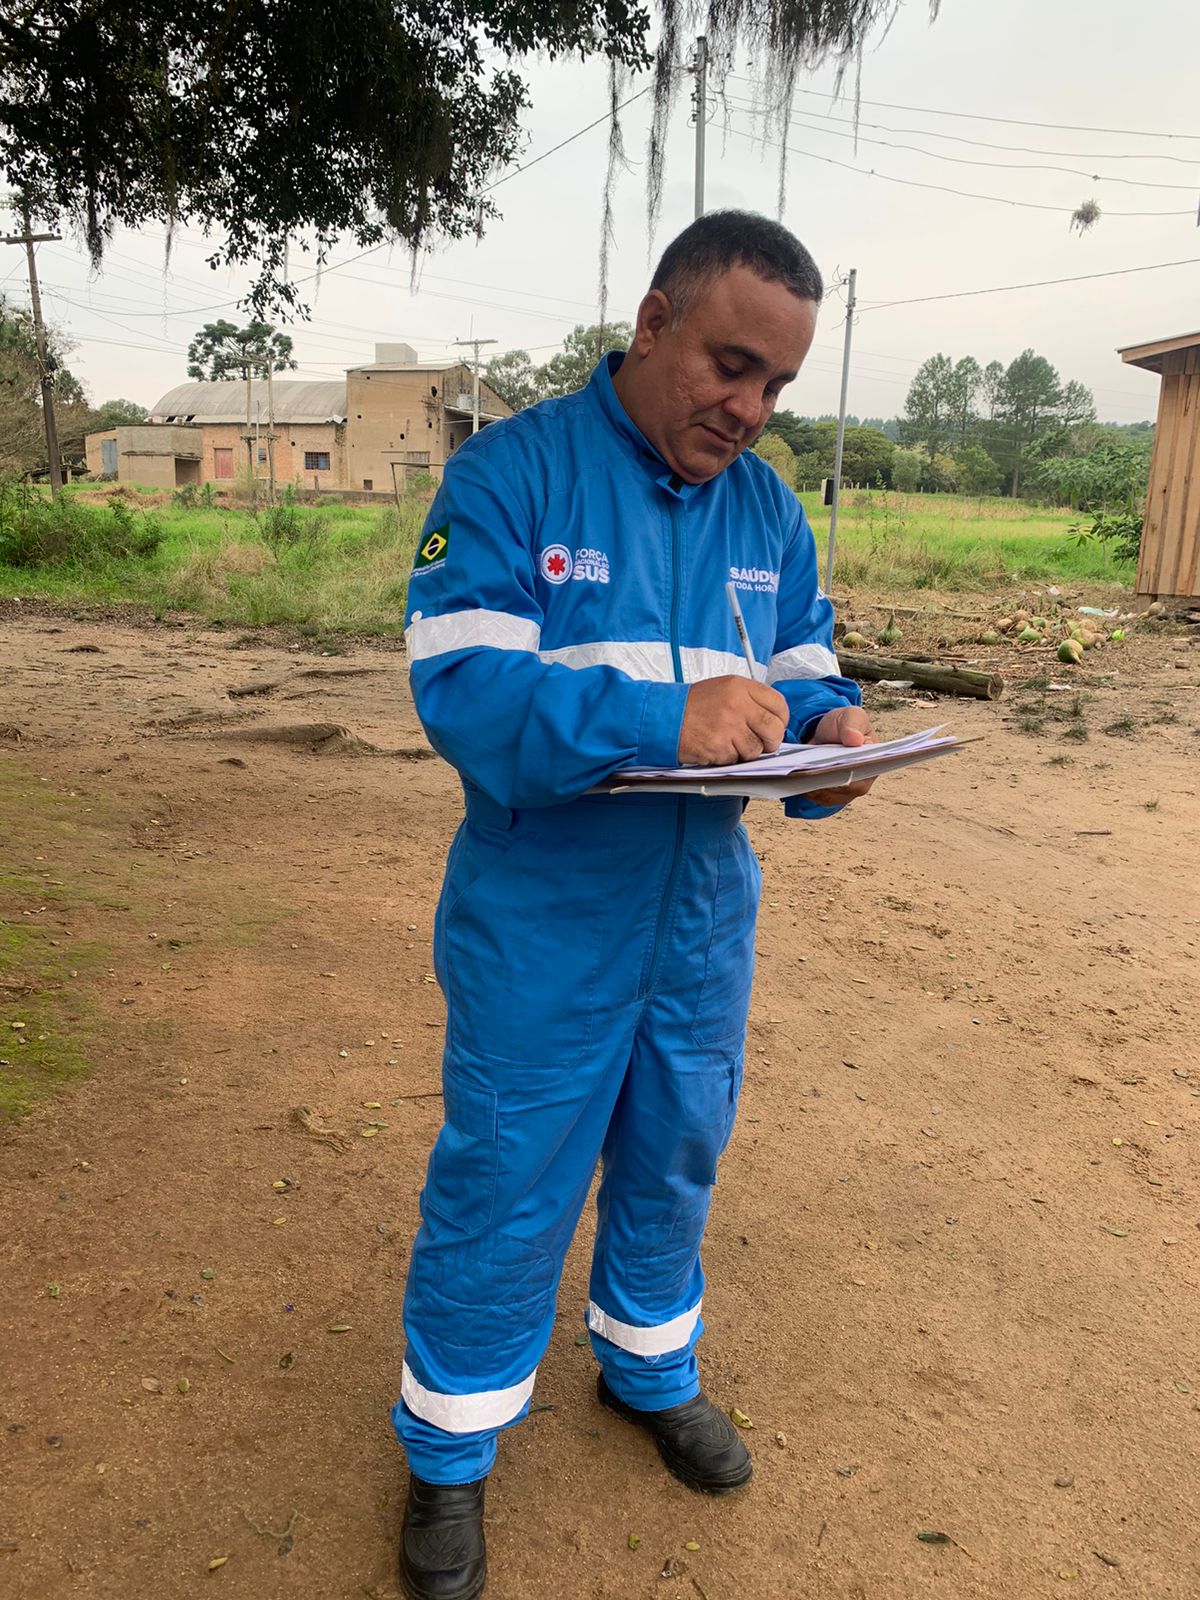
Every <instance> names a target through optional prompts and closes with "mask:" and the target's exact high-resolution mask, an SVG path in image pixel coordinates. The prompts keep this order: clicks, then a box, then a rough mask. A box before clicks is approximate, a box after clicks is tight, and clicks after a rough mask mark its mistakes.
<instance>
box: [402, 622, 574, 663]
mask: <svg viewBox="0 0 1200 1600" xmlns="http://www.w3.org/2000/svg"><path fill="white" fill-rule="evenodd" d="M541 636H542V630H541V629H540V628H539V627H538V625H537V623H536V622H531V621H530V620H529V618H528V617H514V616H512V615H511V613H509V612H507V611H447V612H445V613H444V614H443V615H442V616H440V617H425V616H422V615H421V613H420V612H419V611H414V612H413V614H412V621H411V622H410V623H409V625H408V627H407V628H405V630H404V642H405V645H406V646H407V647H408V659H409V661H427V660H428V659H429V657H430V656H444V655H449V654H450V652H451V651H452V650H475V649H478V648H479V647H480V646H484V647H486V648H488V649H491V650H526V651H536V650H537V647H538V641H539V640H540V639H541Z"/></svg>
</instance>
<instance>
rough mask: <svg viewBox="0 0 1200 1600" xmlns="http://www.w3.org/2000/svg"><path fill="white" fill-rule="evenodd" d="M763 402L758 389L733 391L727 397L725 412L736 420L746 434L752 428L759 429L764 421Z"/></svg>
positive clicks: (724, 404) (724, 405) (724, 406)
mask: <svg viewBox="0 0 1200 1600" xmlns="http://www.w3.org/2000/svg"><path fill="white" fill-rule="evenodd" d="M762 409H763V401H762V395H761V393H760V392H759V391H758V389H757V388H754V389H750V388H737V389H733V390H731V391H730V392H729V394H727V395H726V396H725V399H724V402H723V410H724V411H725V412H726V413H727V415H729V416H730V417H733V418H735V419H736V421H737V423H738V426H739V427H740V428H741V429H742V430H743V431H744V432H746V433H749V432H750V430H751V429H752V428H757V427H758V425H759V423H760V422H761V420H762Z"/></svg>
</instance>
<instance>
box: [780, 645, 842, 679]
mask: <svg viewBox="0 0 1200 1600" xmlns="http://www.w3.org/2000/svg"><path fill="white" fill-rule="evenodd" d="M840 676H841V668H840V667H839V666H838V658H837V657H836V656H835V655H834V653H833V651H832V650H826V648H825V646H824V645H823V644H797V645H793V646H792V648H791V649H790V650H781V651H780V652H779V654H778V655H777V656H772V657H771V659H770V661H769V662H768V663H767V682H768V683H778V682H779V681H780V679H781V678H837V677H840Z"/></svg>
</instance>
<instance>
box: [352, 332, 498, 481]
mask: <svg viewBox="0 0 1200 1600" xmlns="http://www.w3.org/2000/svg"><path fill="white" fill-rule="evenodd" d="M473 385H474V378H473V377H472V374H471V371H470V369H469V368H468V367H465V366H464V365H463V364H462V363H461V362H450V363H436V364H428V365H422V363H421V362H419V361H418V360H417V359H416V351H415V350H413V349H412V348H411V347H410V346H409V345H387V344H377V345H376V346H375V360H374V363H373V364H372V365H371V366H366V367H352V368H351V369H350V370H349V371H348V372H347V373H346V483H345V487H346V488H348V489H358V490H366V491H370V490H375V491H376V492H378V491H379V490H380V489H383V490H386V491H387V492H388V493H389V494H390V493H392V492H393V485H395V486H397V487H399V488H400V489H403V487H404V484H405V482H406V481H407V480H408V479H409V478H411V477H412V476H413V475H414V474H415V473H420V472H427V473H430V474H431V475H432V476H433V477H435V478H441V476H442V470H443V468H444V467H445V465H446V462H447V461H448V460H449V458H450V456H451V455H452V454H453V452H454V451H455V450H456V449H457V448H458V446H459V445H460V444H461V443H462V442H463V440H464V439H466V438H468V437H469V435H470V433H471V428H472V424H473V420H474V419H473V404H474V389H473ZM511 416H512V407H511V406H509V405H506V404H505V403H504V401H503V400H501V398H500V396H499V395H498V394H497V393H496V392H495V390H494V389H492V388H490V387H489V386H488V385H487V384H486V383H482V382H481V383H480V385H479V421H480V426H481V427H483V426H485V425H486V424H487V423H489V422H498V421H499V420H500V419H501V418H502V417H511Z"/></svg>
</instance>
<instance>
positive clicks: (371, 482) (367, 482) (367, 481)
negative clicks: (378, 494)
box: [363, 478, 375, 489]
mask: <svg viewBox="0 0 1200 1600" xmlns="http://www.w3.org/2000/svg"><path fill="white" fill-rule="evenodd" d="M374 487H375V479H374V478H364V479H363V488H364V489H373V488H374Z"/></svg>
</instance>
